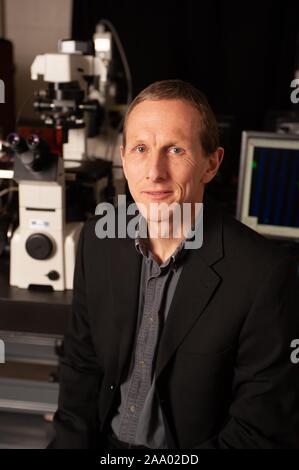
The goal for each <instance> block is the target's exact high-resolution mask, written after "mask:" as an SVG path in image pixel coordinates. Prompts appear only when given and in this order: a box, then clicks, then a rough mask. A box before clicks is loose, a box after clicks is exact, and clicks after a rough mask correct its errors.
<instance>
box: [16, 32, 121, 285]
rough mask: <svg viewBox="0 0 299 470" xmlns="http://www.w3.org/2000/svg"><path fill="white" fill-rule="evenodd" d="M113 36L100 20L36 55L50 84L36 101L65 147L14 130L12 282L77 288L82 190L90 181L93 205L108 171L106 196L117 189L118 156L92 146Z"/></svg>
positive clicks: (106, 90)
mask: <svg viewBox="0 0 299 470" xmlns="http://www.w3.org/2000/svg"><path fill="white" fill-rule="evenodd" d="M111 42H112V38H111V34H110V33H109V32H105V31H104V30H103V28H98V30H97V32H96V33H95V35H94V44H90V43H86V42H82V41H73V40H62V41H60V42H59V52H58V53H52V54H42V55H38V56H37V57H36V58H35V60H34V62H33V63H32V66H31V78H32V79H33V80H36V79H38V78H39V77H42V78H43V80H44V81H45V82H47V85H48V86H47V89H46V90H42V91H40V92H39V93H38V95H37V99H36V100H35V102H34V108H35V110H36V111H37V112H38V113H40V118H41V120H42V122H43V124H44V125H45V126H48V127H52V128H53V129H54V130H55V132H56V135H57V136H58V140H59V139H60V143H61V149H62V151H61V154H60V155H57V154H55V153H53V152H52V151H51V149H50V146H49V145H48V144H47V142H46V141H45V140H43V139H42V138H41V137H40V136H38V135H36V134H31V135H28V136H27V137H26V138H24V137H23V136H20V135H18V134H11V135H10V136H9V138H8V144H9V145H10V147H11V148H12V149H13V151H14V154H15V160H14V180H15V181H17V182H18V185H19V226H18V228H17V230H16V231H15V232H14V234H13V236H12V239H11V247H10V285H12V286H17V287H21V288H29V287H31V286H36V285H38V286H50V287H51V288H52V289H53V290H65V289H72V287H73V272H74V262H75V253H76V246H77V242H78V238H79V235H80V231H81V229H82V226H83V222H84V220H86V218H87V217H86V210H85V208H84V207H83V208H82V204H83V205H84V197H85V196H84V194H87V190H88V189H91V188H92V194H93V196H94V199H93V201H92V204H91V205H93V209H94V207H95V206H96V204H97V203H98V202H100V200H99V199H98V194H99V190H100V188H101V181H102V180H103V179H105V184H106V188H105V190H106V200H108V201H109V195H110V196H112V197H113V196H114V191H113V176H112V162H111V161H107V160H103V159H101V158H95V157H91V156H89V155H88V152H87V138H88V137H93V136H95V135H97V134H98V133H99V129H100V127H101V126H103V125H105V116H106V109H107V108H108V107H109V103H110V102H111V101H113V97H114V90H113V86H112V84H111V83H110V82H109V80H108V71H109V65H110V61H111ZM102 189H103V188H102ZM69 194H71V195H74V194H75V195H76V197H68V195H69ZM68 200H69V203H68ZM89 202H90V201H89ZM80 208H81V210H80Z"/></svg>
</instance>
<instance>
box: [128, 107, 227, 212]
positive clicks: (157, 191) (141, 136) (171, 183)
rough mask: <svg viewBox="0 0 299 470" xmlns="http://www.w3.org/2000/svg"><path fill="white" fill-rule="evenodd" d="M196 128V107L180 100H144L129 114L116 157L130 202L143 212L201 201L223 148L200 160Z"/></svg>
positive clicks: (198, 125)
mask: <svg viewBox="0 0 299 470" xmlns="http://www.w3.org/2000/svg"><path fill="white" fill-rule="evenodd" d="M200 126H201V118H200V115H199V113H198V111H197V110H196V108H194V107H193V106H192V105H191V104H189V103H188V102H186V101H182V100H154V101H152V100H148V101H143V102H142V103H139V104H138V105H137V106H136V107H135V108H134V109H133V110H132V112H131V114H130V115H129V118H128V121H127V128H126V146H125V148H124V147H121V156H122V162H123V168H124V173H125V176H126V179H127V181H128V186H129V189H130V192H131V194H132V197H133V199H134V200H135V202H136V203H137V204H138V203H143V204H144V206H145V207H146V209H147V211H148V212H147V213H149V205H150V204H151V203H162V202H163V203H167V204H171V203H173V202H177V203H179V204H182V203H183V202H189V203H195V202H202V199H203V192H204V185H205V184H206V183H208V182H209V181H210V180H211V179H212V178H213V177H214V175H215V174H216V173H217V170H218V167H219V165H220V163H221V160H222V157H223V149H218V150H217V151H216V152H215V154H212V155H210V156H209V157H207V156H205V155H204V152H203V149H202V146H201V142H200V136H199V132H200V128H201V127H200Z"/></svg>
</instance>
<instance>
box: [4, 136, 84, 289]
mask: <svg viewBox="0 0 299 470" xmlns="http://www.w3.org/2000/svg"><path fill="white" fill-rule="evenodd" d="M8 141H9V143H10V145H11V147H12V148H13V149H14V151H15V164H14V179H15V180H16V181H17V182H18V184H19V226H18V228H17V229H16V231H15V232H14V235H13V237H12V240H11V251H10V285H12V286H17V287H23V288H28V287H29V286H30V285H39V286H40V285H46V286H51V287H52V288H53V289H54V290H64V289H72V283H73V272H74V260H75V253H76V246H77V242H78V238H79V234H80V231H81V228H82V225H83V224H82V223H80V222H73V223H66V222H65V177H64V165H63V159H62V157H60V156H57V155H55V154H52V153H51V151H50V148H49V146H48V145H47V143H46V141H42V140H41V139H40V138H39V137H38V136H37V135H31V136H29V137H28V138H27V139H26V141H25V140H24V139H22V138H21V137H20V136H18V134H11V135H10V136H9V137H8Z"/></svg>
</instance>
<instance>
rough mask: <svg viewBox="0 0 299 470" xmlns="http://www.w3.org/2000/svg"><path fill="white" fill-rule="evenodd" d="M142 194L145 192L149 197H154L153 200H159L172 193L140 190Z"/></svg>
mask: <svg viewBox="0 0 299 470" xmlns="http://www.w3.org/2000/svg"><path fill="white" fill-rule="evenodd" d="M142 194H145V195H146V196H148V197H149V198H150V199H155V200H160V199H166V198H167V197H168V196H170V195H171V194H173V191H168V190H164V191H142Z"/></svg>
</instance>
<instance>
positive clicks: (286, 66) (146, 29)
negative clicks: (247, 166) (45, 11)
mask: <svg viewBox="0 0 299 470" xmlns="http://www.w3.org/2000/svg"><path fill="white" fill-rule="evenodd" d="M103 18H107V19H109V20H110V21H111V22H112V23H113V24H114V26H115V28H116V29H117V31H118V33H119V36H120V38H121V41H122V43H123V45H124V48H125V52H126V55H127V59H128V62H129V65H130V68H131V72H132V77H133V96H135V95H136V94H137V93H138V92H139V91H140V90H142V89H143V88H144V87H146V86H147V85H148V84H150V83H152V82H154V81H156V80H163V79H169V78H180V79H183V80H187V81H189V82H191V83H192V84H193V85H195V86H197V87H198V88H200V89H201V90H202V91H204V93H205V94H206V95H207V97H208V99H209V101H210V103H211V105H212V108H213V109H214V111H215V113H216V114H217V118H218V121H219V122H220V124H221V125H220V129H221V136H222V144H223V145H224V146H225V150H226V157H225V159H224V162H223V165H222V167H221V173H220V177H219V178H220V180H221V178H222V182H224V184H225V188H223V187H222V189H221V197H223V194H224V192H225V191H229V192H230V191H231V190H232V191H233V192H234V196H233V198H235V193H236V187H237V175H238V166H239V153H240V136H241V131H242V130H243V129H247V130H263V129H265V122H267V119H268V118H267V116H269V114H270V115H271V112H272V111H273V110H276V111H277V110H279V111H285V110H289V109H290V108H291V102H290V92H291V89H290V82H291V80H292V79H293V78H294V70H295V60H296V38H297V35H298V30H299V28H298V25H299V2H298V1H288V0H278V1H269V0H260V1H259V2H248V1H247V2H246V1H244V2H238V3H237V2H233V1H225V0H210V1H188V0H187V1H186V0H185V1H181V2H177V1H173V2H172V3H171V6H169V4H168V2H163V1H162V0H161V1H160V2H150V1H145V2H139V3H135V2H115V1H111V0H110V1H105V0H103V1H99V0H98V1H96V0H84V1H83V0H74V2H73V23H72V37H73V38H74V39H82V40H90V39H91V38H92V34H93V32H94V30H95V26H96V23H97V22H98V21H99V20H100V19H103ZM120 69H121V68H120ZM268 130H271V129H269V128H268ZM219 178H218V183H219V181H220V180H219ZM220 182H221V181H220ZM216 185H217V180H216ZM227 197H228V198H230V197H231V195H230V194H229V195H227ZM232 210H234V208H233V209H232Z"/></svg>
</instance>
